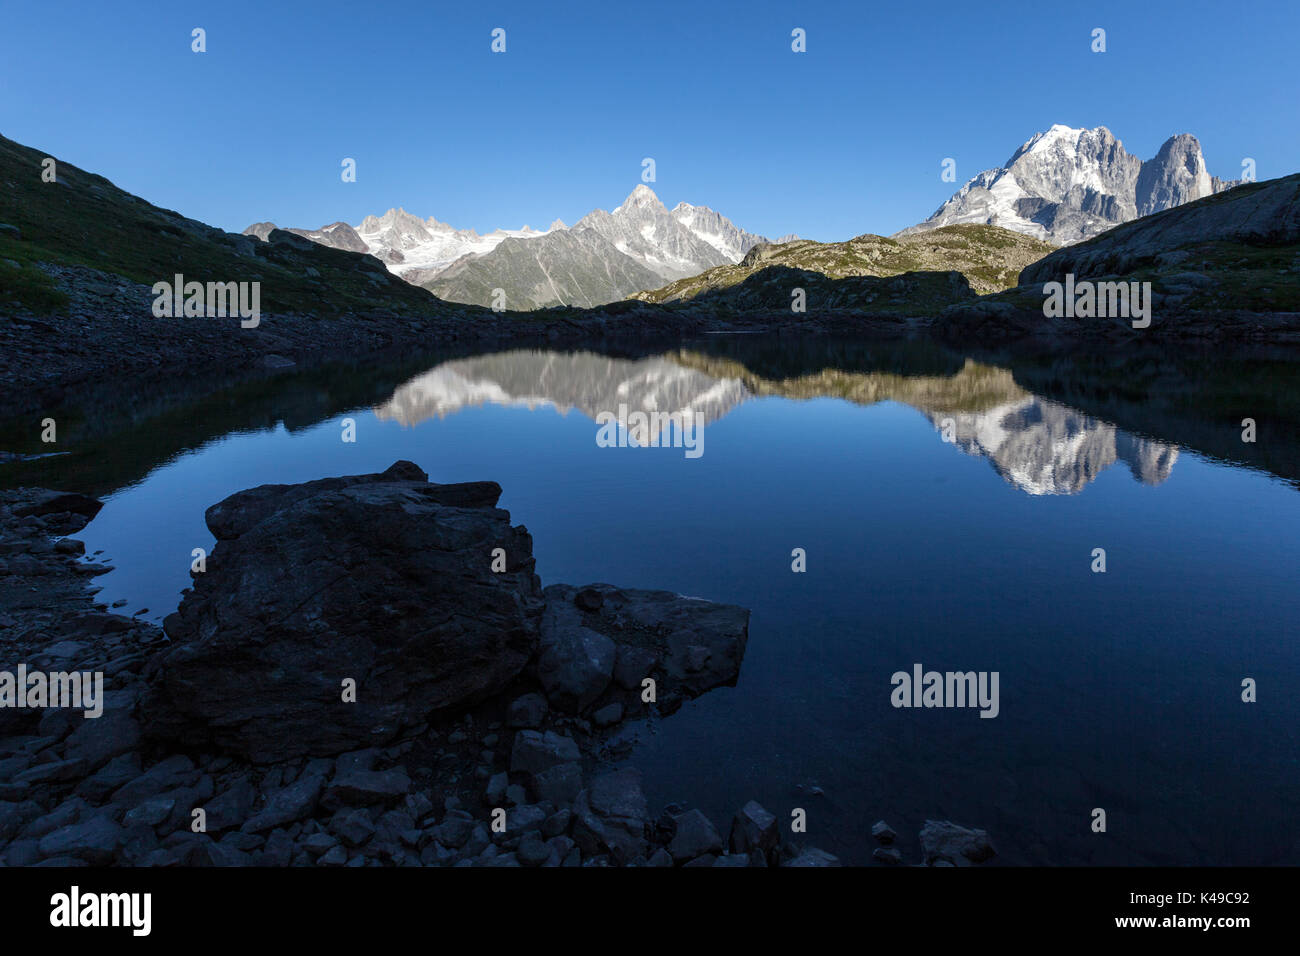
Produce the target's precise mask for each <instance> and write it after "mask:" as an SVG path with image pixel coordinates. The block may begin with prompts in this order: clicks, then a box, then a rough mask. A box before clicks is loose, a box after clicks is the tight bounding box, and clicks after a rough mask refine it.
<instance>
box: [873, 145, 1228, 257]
mask: <svg viewBox="0 0 1300 956" xmlns="http://www.w3.org/2000/svg"><path fill="white" fill-rule="evenodd" d="M1235 185H1237V181H1225V180H1222V179H1219V178H1218V177H1216V176H1211V175H1210V174H1209V172H1208V171H1207V170H1206V167H1205V157H1204V156H1203V155H1202V154H1201V144H1200V143H1199V142H1198V141H1197V139H1196V137H1195V136H1192V135H1191V134H1189V133H1180V134H1179V135H1177V136H1171V137H1170V138H1169V139H1167V140H1166V141H1165V143H1164V145H1163V146H1161V147H1160V149H1159V151H1158V152H1157V153H1156V155H1155V157H1154V158H1153V159H1149V160H1146V161H1145V162H1144V161H1142V160H1140V159H1138V158H1137V157H1136V156H1134V155H1132V154H1131V153H1129V152H1128V151H1127V150H1125V149H1124V144H1123V143H1122V142H1120V141H1119V140H1118V139H1116V138H1115V135H1114V134H1113V133H1112V132H1111V131H1110V130H1108V129H1107V128H1106V127H1104V126H1099V127H1097V128H1096V129H1072V128H1071V127H1069V126H1062V125H1060V124H1057V125H1055V126H1053V127H1052V128H1051V129H1049V130H1047V131H1046V132H1044V133H1038V134H1036V135H1034V136H1033V137H1032V138H1030V139H1029V141H1028V142H1026V143H1024V144H1023V145H1022V146H1021V147H1020V148H1019V149H1018V150H1016V152H1015V154H1014V155H1012V157H1011V158H1010V159H1009V160H1007V163H1006V165H1005V166H1002V167H1000V168H997V169H986V170H984V171H983V172H982V173H980V174H979V175H978V176H976V177H974V178H973V179H971V180H970V181H969V182H967V183H966V185H964V186H962V188H961V189H959V190H958V191H957V193H956V194H955V195H954V196H953V197H952V198H951V199H949V200H948V201H947V202H945V203H944V204H943V205H942V206H940V207H939V208H938V209H937V210H935V212H934V214H933V215H932V216H930V218H928V219H926V220H925V221H924V222H922V223H919V224H917V225H915V226H911V227H909V228H907V229H904V230H902V231H901V232H900V233H897V235H900V236H904V235H911V234H914V233H918V232H925V231H927V230H930V229H935V228H938V227H941V226H952V225H960V224H964V223H981V224H986V225H991V226H1001V227H1003V228H1004V229H1010V230H1013V231H1014V232H1023V233H1026V234H1027V235H1030V236H1034V237H1036V238H1038V239H1043V240H1046V241H1047V242H1051V243H1053V244H1054V245H1069V244H1071V243H1075V242H1081V241H1082V240H1084V239H1088V238H1091V237H1092V236H1095V235H1098V234H1099V233H1102V232H1105V231H1106V230H1108V229H1111V228H1113V227H1114V226H1117V225H1119V224H1120V223H1124V222H1128V221H1129V220H1131V219H1136V218H1138V217H1139V216H1147V215H1150V214H1151V213H1153V212H1160V211H1161V210H1163V209H1170V208H1172V207H1174V206H1180V205H1182V204H1183V203H1186V202H1191V201H1192V200H1194V199H1201V198H1202V197H1205V196H1211V195H1214V194H1215V193H1219V192H1223V191H1224V190H1225V189H1230V188H1231V187H1233V186H1235Z"/></svg>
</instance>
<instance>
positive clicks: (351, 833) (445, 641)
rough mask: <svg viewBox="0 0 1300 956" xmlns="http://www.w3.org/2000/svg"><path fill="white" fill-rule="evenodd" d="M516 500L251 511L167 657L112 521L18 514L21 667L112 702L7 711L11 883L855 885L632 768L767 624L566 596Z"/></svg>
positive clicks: (821, 857) (230, 504)
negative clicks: (410, 874) (124, 574)
mask: <svg viewBox="0 0 1300 956" xmlns="http://www.w3.org/2000/svg"><path fill="white" fill-rule="evenodd" d="M499 494H500V488H499V487H498V486H497V485H495V484H494V483H492V482H474V483H468V484H459V485H437V484H432V483H430V482H428V480H427V476H426V475H425V474H424V473H423V472H422V471H420V470H419V469H418V468H417V467H416V466H415V465H413V464H411V463H410V462H398V463H396V464H394V465H393V466H392V467H391V468H390V469H388V470H387V471H386V472H384V473H382V474H376V475H362V476H352V477H347V478H330V479H322V480H320V481H315V482H307V483H305V484H302V485H270V486H262V487H260V488H255V489H250V490H248V491H245V492H240V493H238V494H236V495H232V496H231V497H229V498H227V499H225V500H224V501H222V502H220V503H219V504H217V505H214V506H213V507H212V508H210V509H209V510H208V513H207V516H206V517H207V522H208V525H209V528H210V529H211V530H212V532H213V534H214V536H216V537H217V539H218V544H217V546H216V547H215V548H214V549H213V551H212V553H211V554H210V555H207V556H206V564H205V566H204V567H203V569H202V570H196V571H195V572H194V574H193V577H194V580H195V586H194V588H193V589H192V590H190V591H188V592H187V593H186V594H185V596H184V598H183V600H182V602H181V605H180V607H179V609H178V610H177V612H176V613H174V614H173V615H171V616H169V617H168V618H167V620H166V622H165V624H164V628H165V632H164V629H159V628H157V627H155V626H153V625H151V624H149V623H147V622H145V621H142V620H137V619H133V618H128V617H125V616H122V615H119V614H115V613H113V612H112V610H111V609H109V608H105V607H103V606H102V605H98V604H96V603H95V601H94V598H93V591H92V589H91V588H90V587H89V582H90V581H91V580H93V578H94V577H95V576H96V575H97V574H101V573H104V572H105V571H107V570H109V568H108V567H107V566H106V565H103V564H99V563H98V562H95V561H93V560H90V559H87V558H85V556H84V555H83V551H84V548H82V547H81V546H80V542H78V541H77V540H76V539H75V538H74V537H70V536H71V535H74V534H75V533H76V532H77V531H78V530H80V529H81V528H82V527H84V526H85V524H86V523H88V521H89V520H90V519H91V518H92V517H93V516H94V514H95V513H96V512H97V511H98V510H99V507H100V504H99V502H97V501H95V500H94V499H91V498H87V497H84V496H81V495H75V494H65V493H58V492H49V491H42V490H35V489H23V490H18V491H10V492H4V493H3V495H2V496H0V599H2V600H0V604H2V605H3V608H4V610H3V611H0V647H3V648H4V659H5V664H4V668H5V669H7V668H11V667H12V668H15V669H16V668H17V667H18V665H19V664H20V663H21V664H25V665H26V668H27V670H28V671H29V672H33V671H49V672H74V671H81V672H91V671H94V672H99V673H102V675H103V693H102V715H101V716H99V717H96V718H86V717H84V716H83V714H82V712H81V711H80V710H77V709H72V708H56V707H46V708H40V709H36V708H14V707H4V708H0V860H2V861H3V863H4V864H5V865H9V866H24V865H36V866H83V865H94V866H106V865H122V866H178V865H184V866H191V865H221V866H238V865H255V866H288V865H297V866H305V865H321V866H416V865H442V866H526V867H534V866H609V865H616V866H617V865H627V866H708V865H714V866H778V865H779V866H799V867H803V866H834V865H838V862H839V861H838V860H837V859H836V858H835V857H834V856H833V855H831V854H830V853H828V852H826V851H824V850H821V849H818V848H816V847H809V846H805V845H802V844H801V843H800V842H798V834H792V833H790V832H789V830H790V827H789V824H788V823H785V824H783V823H781V822H780V821H779V820H778V818H777V816H775V815H774V814H772V813H771V812H769V811H768V810H766V809H765V808H763V807H762V806H760V805H759V804H758V803H756V802H754V801H750V802H748V803H747V804H745V806H744V807H742V808H740V809H739V810H738V811H737V813H736V814H735V816H734V818H733V819H732V820H731V821H729V828H727V829H725V832H724V829H723V828H720V827H718V826H716V825H715V823H714V821H711V820H709V819H708V817H706V816H705V815H704V814H703V813H701V812H700V811H699V810H696V809H690V808H687V807H682V806H677V805H671V806H668V807H665V808H662V811H661V812H659V813H657V814H655V813H652V812H651V809H650V807H649V806H648V804H647V801H646V798H645V796H644V794H643V792H642V789H641V777H640V773H639V772H638V771H637V770H636V769H635V768H634V767H631V766H627V765H626V758H627V756H628V753H627V752H628V751H629V750H630V749H631V744H630V742H629V741H628V740H627V738H626V735H625V734H621V733H620V729H622V728H626V727H627V726H629V725H631V724H632V723H633V722H636V721H647V720H658V719H662V718H666V717H668V716H669V715H671V714H672V713H673V712H674V711H675V710H676V709H677V708H679V707H680V706H681V705H682V703H683V702H685V701H687V700H689V699H691V698H693V697H696V696H699V695H700V694H703V693H707V692H708V691H709V690H711V689H713V688H715V687H719V686H725V685H729V684H734V683H735V682H736V679H737V677H738V675H739V672H740V667H741V661H742V659H743V656H744V650H745V643H746V640H747V637H748V618H749V612H748V611H746V610H745V609H743V608H738V607H733V606H729V605H721V604H715V603H713V602H710V601H705V600H701V599H698V598H684V597H681V596H680V595H675V594H672V593H670V592H664V591H638V590H633V589H625V588H619V587H615V586H613V585H608V584H595V585H588V586H585V587H572V586H568V585H553V586H551V587H548V588H545V589H542V588H541V587H540V582H539V580H538V578H537V576H536V574H535V573H534V559H533V557H532V542H531V537H530V536H529V535H528V532H527V529H526V528H523V527H522V526H515V527H512V526H511V525H510V516H509V514H508V513H507V512H505V511H502V510H500V509H498V508H496V507H495V505H496V500H497V497H498V496H499ZM93 557H94V556H92V558H93ZM349 682H351V683H350V688H349ZM872 833H873V835H874V836H875V837H876V839H877V841H878V843H879V844H880V846H879V848H878V849H877V850H876V853H875V857H876V859H877V860H878V861H879V862H880V863H881V864H897V863H900V862H903V861H904V860H903V855H902V853H901V852H900V849H899V848H898V847H897V846H896V845H895V840H896V834H895V833H894V831H893V830H892V829H891V828H890V827H889V826H888V825H887V824H885V823H884V822H883V821H881V822H879V823H878V824H877V825H876V826H875V827H874V828H873V829H872ZM920 846H921V859H920V860H918V861H915V862H918V863H920V864H923V865H924V864H930V865H968V864H970V863H979V862H983V861H985V860H987V859H989V858H990V857H991V856H993V853H994V851H993V847H992V844H991V843H990V841H989V838H988V835H987V834H986V833H984V832H983V831H980V830H972V829H968V828H965V827H959V826H956V825H955V824H952V823H948V822H938V821H927V822H926V825H925V827H924V828H923V829H922V831H921V833H920Z"/></svg>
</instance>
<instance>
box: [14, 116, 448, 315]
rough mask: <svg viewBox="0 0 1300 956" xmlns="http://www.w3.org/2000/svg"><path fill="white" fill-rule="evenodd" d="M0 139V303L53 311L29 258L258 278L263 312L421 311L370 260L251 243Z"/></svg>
mask: <svg viewBox="0 0 1300 956" xmlns="http://www.w3.org/2000/svg"><path fill="white" fill-rule="evenodd" d="M45 158H46V157H45V154H43V153H41V152H39V151H37V150H34V149H30V148H28V147H26V146H22V145H20V144H18V143H15V142H13V141H12V140H9V139H5V138H4V137H3V136H0V224H7V225H9V226H13V227H15V228H16V233H17V234H15V230H9V229H5V228H3V226H0V308H4V307H6V306H8V307H9V308H13V307H15V306H17V307H22V308H26V309H29V310H31V311H33V312H46V311H51V310H57V309H58V308H59V307H61V306H62V305H63V304H64V301H65V297H64V296H63V295H62V294H61V293H60V292H59V290H58V289H57V288H55V286H54V283H53V282H52V281H51V279H50V278H49V276H47V275H46V274H45V273H44V272H42V271H41V270H40V269H39V268H37V266H36V263H38V262H52V263H59V264H64V265H81V266H89V267H91V268H94V269H99V270H102V271H104V272H110V273H114V274H117V275H120V276H124V277H126V278H128V279H131V280H133V281H136V282H140V283H144V284H147V285H152V284H153V283H155V282H158V281H163V280H166V281H171V278H172V276H173V275H175V274H176V273H178V272H179V273H181V274H183V275H184V276H185V277H186V279H187V280H197V281H201V282H208V281H214V282H244V281H249V282H253V281H260V282H261V283H262V288H261V305H262V308H263V309H264V310H267V311H270V312H277V311H279V312H309V313H312V314H316V315H331V314H338V313H343V312H367V311H380V310H385V311H397V312H409V311H427V310H430V309H436V308H438V307H439V305H440V303H439V301H438V300H437V299H436V298H435V297H434V296H433V295H431V294H430V293H429V292H427V291H425V290H423V289H419V288H416V287H414V286H411V285H408V284H407V283H405V282H403V281H402V280H400V279H398V278H397V277H396V276H393V275H392V274H391V273H389V272H388V270H387V269H385V268H384V266H383V264H382V263H380V262H379V261H378V260H377V259H375V258H373V257H371V256H368V255H361V254H358V253H353V252H344V251H341V250H337V249H329V248H327V247H325V246H320V245H316V244H315V243H312V242H309V241H308V240H306V239H302V238H300V237H297V236H292V235H289V234H285V233H278V234H275V235H274V236H273V238H279V239H280V240H281V241H278V242H267V243H262V242H258V241H257V240H256V239H252V238H250V237H248V236H241V235H236V234H234V233H227V232H224V231H222V230H220V229H216V228H214V227H212V226H208V225H205V224H203V223H201V222H196V221H195V220H193V219H187V218H185V217H184V216H182V215H180V214H179V213H176V212H172V211H171V210H167V209H160V208H158V207H157V206H153V205H151V204H149V203H148V202H146V201H144V200H143V199H140V198H139V197H137V196H133V195H131V194H130V193H127V192H125V191H123V190H121V189H118V188H117V187H116V186H114V185H113V184H112V183H111V182H109V181H108V180H107V179H105V178H104V177H102V176H97V175H95V174H93V173H88V172H85V171H84V170H81V169H78V168H77V167H76V166H73V165H72V164H71V163H67V162H62V161H59V162H57V165H56V171H57V180H56V181H55V182H45V181H43V180H42V176H41V174H42V169H43V168H42V165H41V164H42V161H43V160H44V159H45Z"/></svg>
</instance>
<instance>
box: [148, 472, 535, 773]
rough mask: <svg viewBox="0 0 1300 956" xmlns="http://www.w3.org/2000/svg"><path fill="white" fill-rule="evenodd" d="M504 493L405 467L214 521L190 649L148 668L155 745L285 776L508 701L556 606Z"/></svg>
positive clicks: (285, 494)
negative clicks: (488, 700) (441, 713)
mask: <svg viewBox="0 0 1300 956" xmlns="http://www.w3.org/2000/svg"><path fill="white" fill-rule="evenodd" d="M500 491H501V490H500V487H499V486H497V485H496V484H494V483H492V482H476V483H470V484H460V485H436V484H431V483H429V482H428V481H427V480H426V476H425V474H424V473H423V472H422V471H420V470H419V469H418V468H416V467H415V466H414V465H412V464H410V463H409V462H398V463H397V464H395V465H394V466H393V467H392V468H390V469H389V470H388V471H387V472H384V473H382V474H378V475H361V476H355V477H349V478H332V479H324V480H322V481H316V482H308V483H306V484H303V485H266V486H262V487H260V488H255V489H251V490H249V491H245V492H240V493H239V494H236V495H232V496H231V497H230V498H227V499H226V500H225V501H223V502H221V503H220V504H218V505H216V506H214V507H213V508H211V509H209V511H208V516H207V517H208V526H209V528H210V529H211V530H212V532H213V534H214V535H215V536H216V537H217V538H218V539H219V540H218V542H217V545H216V547H215V548H214V549H213V552H212V554H211V555H209V557H208V559H207V568H206V571H204V572H202V573H198V574H195V575H194V579H195V585H194V590H193V591H192V592H191V593H190V594H188V595H187V596H186V597H185V599H184V600H183V601H182V602H181V605H180V608H179V609H178V610H177V612H176V613H175V614H172V615H170V616H169V617H168V618H167V619H166V621H165V622H164V627H165V629H166V631H167V634H168V636H169V637H170V638H171V640H172V642H173V644H174V646H173V647H172V648H170V649H168V650H167V651H165V652H162V653H160V654H158V655H157V656H155V657H154V658H153V660H152V661H151V662H150V665H149V668H148V676H149V678H150V691H149V693H148V695H147V696H146V698H145V700H144V701H142V704H141V713H142V721H141V722H142V724H143V725H144V726H145V727H146V728H147V732H148V733H149V734H151V735H153V736H156V737H160V738H164V739H170V740H173V741H177V742H180V743H183V744H185V745H186V746H188V747H190V748H201V747H205V746H211V747H215V748H218V749H221V750H225V751H229V752H233V753H237V754H240V755H243V756H246V757H248V758H250V759H253V760H255V761H259V762H263V761H268V762H269V761H275V760H281V759H286V758H290V757H298V756H302V755H326V754H337V753H340V752H342V751H347V750H354V749H357V748H359V747H366V746H373V745H375V744H382V743H384V742H386V741H389V740H391V739H393V738H395V737H396V736H398V735H399V734H400V733H401V732H402V731H403V729H405V728H409V727H411V726H413V725H416V724H419V723H420V722H422V721H423V720H424V719H425V717H426V716H427V715H428V714H429V713H430V712H432V711H435V710H438V709H441V708H447V707H455V706H459V705H465V704H470V703H473V702H475V701H477V700H480V699H482V698H483V697H485V696H488V695H490V694H492V693H495V692H497V691H500V690H501V689H502V688H503V687H504V686H505V685H506V684H507V683H508V682H509V681H510V680H511V679H512V678H514V677H515V675H517V674H518V673H519V671H520V670H521V669H522V668H523V666H524V664H525V663H526V662H527V661H528V659H529V657H530V656H531V654H532V653H533V650H534V648H535V645H536V636H537V630H538V618H539V616H540V614H541V609H542V604H541V598H540V583H539V581H538V579H537V577H536V575H535V574H534V570H533V567H534V562H533V557H532V538H531V536H530V535H529V534H528V532H527V530H526V529H524V528H523V527H511V525H510V515H509V513H508V512H506V511H502V510H500V509H498V508H496V507H495V504H496V500H497V498H498V496H499V495H500ZM496 548H502V549H504V551H505V554H506V568H507V569H506V570H505V571H504V572H500V573H495V572H493V570H492V564H493V551H494V549H496ZM348 680H353V681H355V682H356V684H355V686H356V699H355V702H346V701H345V700H344V694H343V688H344V682H345V681H348Z"/></svg>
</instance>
